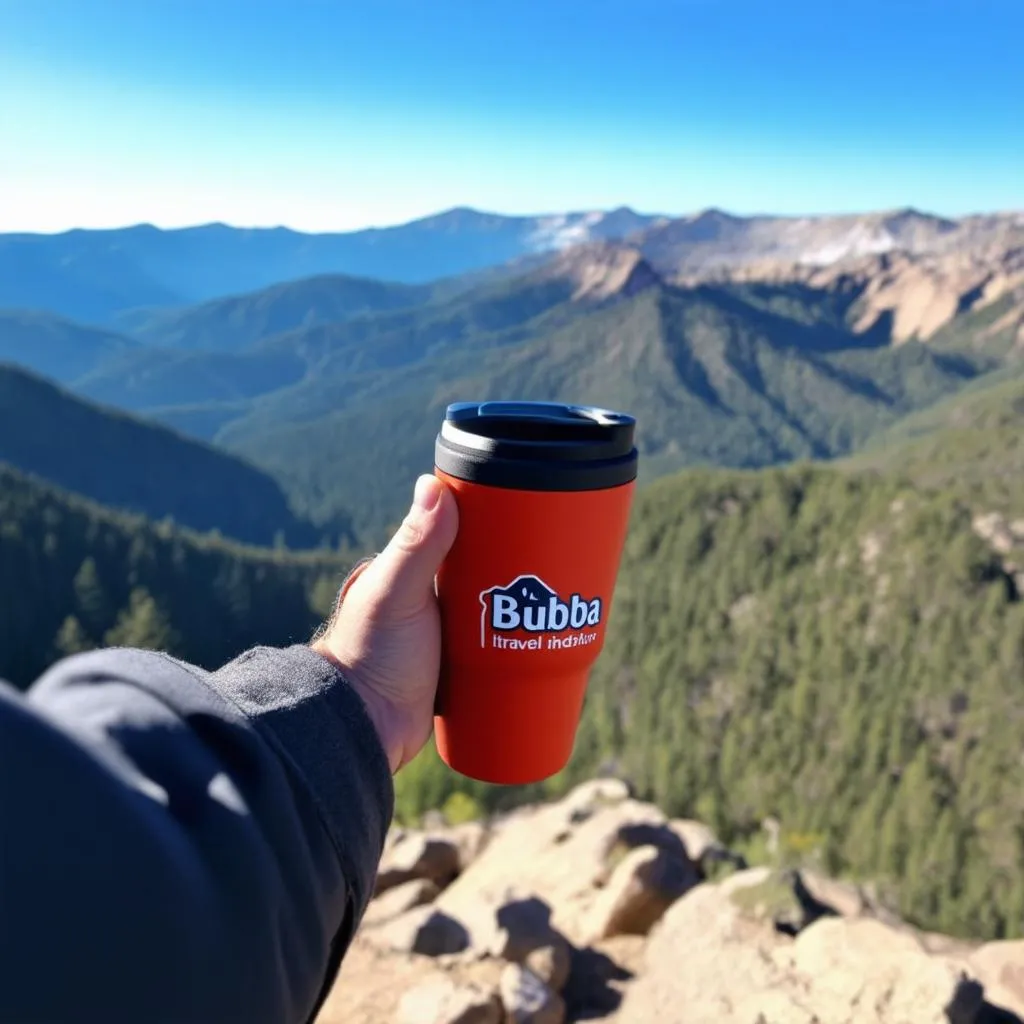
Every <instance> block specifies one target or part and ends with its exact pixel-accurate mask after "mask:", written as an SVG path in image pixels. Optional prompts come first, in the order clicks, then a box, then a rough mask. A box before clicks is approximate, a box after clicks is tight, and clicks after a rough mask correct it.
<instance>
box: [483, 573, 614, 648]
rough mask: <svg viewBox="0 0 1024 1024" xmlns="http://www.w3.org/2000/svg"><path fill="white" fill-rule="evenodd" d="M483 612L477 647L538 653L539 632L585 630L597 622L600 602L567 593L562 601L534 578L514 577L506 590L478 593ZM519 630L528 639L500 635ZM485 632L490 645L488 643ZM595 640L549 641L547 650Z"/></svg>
mask: <svg viewBox="0 0 1024 1024" xmlns="http://www.w3.org/2000/svg"><path fill="white" fill-rule="evenodd" d="M480 603H481V604H482V605H483V612H482V613H481V616H480V646H481V647H488V646H494V647H512V648H519V647H522V648H524V649H529V650H540V649H541V646H542V644H541V639H540V636H539V634H542V633H563V632H565V631H566V630H586V629H587V627H588V626H598V625H600V623H601V599H600V598H599V597H594V598H590V599H589V600H588V599H586V598H584V597H582V596H581V595H580V594H571V595H570V596H569V600H568V601H563V600H562V599H561V598H560V597H559V596H558V594H557V593H555V591H554V590H552V589H551V587H549V586H548V585H547V584H546V583H545V582H544V581H543V580H542V579H540V578H539V577H537V576H517V577H516V578H515V579H514V580H513V581H512V582H511V583H510V584H508V586H506V587H491V588H490V589H489V590H485V591H483V592H482V593H481V594H480ZM519 631H523V632H525V633H527V634H533V638H532V639H527V640H520V641H517V640H510V639H508V638H507V637H503V636H502V634H508V633H518V632H519ZM488 633H490V634H491V642H490V643H488V639H487V637H488ZM596 639H597V634H596V633H589V634H587V633H585V634H583V635H582V636H581V637H580V638H579V640H578V641H577V640H576V639H575V638H574V639H573V641H572V642H570V640H569V639H568V638H567V639H566V640H565V641H564V642H563V641H560V640H558V639H555V638H552V639H549V640H548V642H547V644H545V645H543V646H546V647H548V648H556V647H562V646H573V647H575V646H578V643H579V642H583V643H590V642H591V641H593V640H596Z"/></svg>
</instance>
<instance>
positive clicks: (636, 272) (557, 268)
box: [548, 242, 661, 302]
mask: <svg viewBox="0 0 1024 1024" xmlns="http://www.w3.org/2000/svg"><path fill="white" fill-rule="evenodd" d="M548 272H549V273H550V274H551V275H552V276H554V277H567V278H569V279H570V280H571V281H572V282H573V283H574V284H575V291H574V292H573V296H572V298H573V301H576V302H583V301H586V302H602V301H605V300H607V299H611V298H616V297H623V298H628V297H630V296H632V295H637V294H639V293H640V292H642V291H645V290H646V289H648V288H651V287H654V286H656V285H658V284H660V283H661V278H660V277H659V275H658V274H657V273H656V272H655V270H654V268H653V267H652V266H651V265H650V263H648V262H647V260H646V259H645V258H644V256H643V254H642V253H641V252H640V251H639V250H638V249H635V248H633V247H632V246H628V245H618V244H615V243H613V242H591V243H588V244H586V245H579V246H574V247H573V248H571V249H567V250H565V251H564V252H563V253H561V254H560V255H559V256H558V257H557V258H556V259H555V260H554V261H553V262H552V263H551V265H550V267H549V269H548Z"/></svg>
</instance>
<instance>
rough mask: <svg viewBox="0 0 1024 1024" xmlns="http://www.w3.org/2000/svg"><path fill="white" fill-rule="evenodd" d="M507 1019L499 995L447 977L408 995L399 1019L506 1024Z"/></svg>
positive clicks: (425, 1023) (420, 1023)
mask: <svg viewBox="0 0 1024 1024" xmlns="http://www.w3.org/2000/svg"><path fill="white" fill-rule="evenodd" d="M503 1018H504V1011H503V1007H502V1004H501V1000H500V999H499V997H498V994H497V993H496V992H489V991H487V990H486V989H484V988H482V987H480V986H476V985H463V986H459V985H456V984H455V983H454V982H453V981H451V980H450V979H449V978H446V977H443V976H441V977H438V978H434V979H432V980H430V981H427V982H424V983H423V984H421V985H418V986H416V987H415V988H412V989H410V990H409V991H408V992H406V993H405V994H404V995H403V996H402V999H401V1002H399V1004H398V1012H397V1014H396V1017H395V1019H396V1024H502V1021H503Z"/></svg>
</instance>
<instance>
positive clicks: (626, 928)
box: [589, 846, 700, 939]
mask: <svg viewBox="0 0 1024 1024" xmlns="http://www.w3.org/2000/svg"><path fill="white" fill-rule="evenodd" d="M699 883H700V876H699V875H698V874H697V871H696V870H695V869H694V867H693V865H692V864H691V863H690V861H689V859H687V858H686V857H685V856H680V855H679V854H678V853H677V852H674V851H669V850H666V849H664V848H662V847H657V846H641V847H639V848H638V849H635V850H632V851H631V852H630V853H628V854H626V856H625V857H624V858H623V860H622V861H621V862H620V863H619V865H618V866H617V867H616V868H615V870H614V871H613V872H612V876H611V878H610V879H609V881H608V884H607V885H606V886H605V887H604V889H603V890H602V891H601V893H600V894H599V896H598V897H597V899H596V900H595V901H594V906H593V908H592V910H591V915H590V928H589V933H590V937H591V938H592V939H607V938H609V937H611V936H612V935H646V934H647V933H648V932H649V931H650V930H651V927H652V926H653V925H654V924H655V922H656V921H658V919H659V918H660V917H661V915H662V914H664V913H665V911H666V910H668V908H669V907H670V906H671V905H672V904H673V903H674V902H675V901H676V900H677V899H679V897H680V896H682V895H683V893H685V892H687V891H688V890H690V889H692V888H693V887H694V886H695V885H698V884H699Z"/></svg>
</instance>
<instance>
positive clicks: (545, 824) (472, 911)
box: [437, 780, 687, 941]
mask: <svg viewBox="0 0 1024 1024" xmlns="http://www.w3.org/2000/svg"><path fill="white" fill-rule="evenodd" d="M601 781H602V783H604V782H606V781H607V780H601ZM589 787H590V784H588V789H587V790H585V791H583V792H582V793H581V792H580V791H579V790H574V791H573V792H572V793H570V794H569V795H568V796H567V797H565V798H564V799H563V800H561V801H559V802H558V803H555V804H550V805H547V806H544V807H541V808H537V809H533V810H531V811H529V812H522V811H521V812H519V813H517V814H514V815H511V816H509V817H508V818H507V819H506V820H505V821H504V822H500V823H498V824H496V825H495V827H494V830H493V834H492V838H491V840H490V842H489V843H488V845H487V848H486V849H485V850H484V852H483V854H482V855H481V856H480V858H479V860H477V861H476V862H475V863H474V864H473V866H472V868H471V869H470V870H469V871H466V872H465V873H464V874H463V875H461V876H460V877H459V878H457V879H456V880H455V882H453V883H452V884H451V885H450V886H449V887H448V888H447V889H446V890H445V891H444V892H443V893H442V894H441V896H440V897H439V898H438V901H437V906H438V907H439V908H440V909H441V910H444V911H445V912H446V913H450V914H452V915H453V916H455V917H457V918H459V919H460V920H465V921H467V922H469V921H470V920H471V919H472V918H474V916H476V915H477V914H478V913H479V908H480V907H481V906H494V905H496V904H499V903H502V902H507V901H508V900H509V899H510V898H514V897H521V898H528V897H531V896H536V897H538V898H540V899H542V900H543V901H544V902H545V903H547V904H548V905H549V906H550V907H551V918H552V923H553V925H554V927H555V928H557V929H558V930H559V931H561V932H562V933H563V934H565V935H566V936H567V937H568V938H569V939H570V940H572V941H585V940H586V939H587V938H588V935H587V931H588V928H589V914H590V910H591V907H592V905H593V903H594V901H595V900H596V898H597V896H598V894H599V889H598V888H597V887H596V886H598V885H603V884H604V883H606V882H607V881H608V880H609V878H610V877H611V874H612V871H613V869H614V867H615V863H617V861H618V859H619V858H620V857H621V856H622V855H623V854H625V853H628V852H629V850H631V849H634V848H635V847H638V846H656V847H659V848H662V849H665V850H667V851H669V852H671V853H673V854H674V855H676V856H678V857H679V858H680V859H687V858H686V850H685V847H684V845H683V842H682V840H681V839H680V838H679V836H678V835H677V834H676V833H675V832H674V831H673V830H672V829H671V828H669V826H668V819H667V818H666V817H665V815H664V814H663V813H662V811H661V810H659V809H658V808H657V807H655V806H654V805H653V804H648V803H643V802H641V801H638V800H634V799H632V798H630V797H626V798H625V799H617V800H612V799H609V798H600V799H598V798H597V797H595V793H594V790H593V789H592V788H589ZM605 792H606V793H607V792H608V791H607V790H606V791H605ZM612 792H613V793H614V795H616V796H618V795H621V792H622V790H621V789H619V788H617V787H616V788H615V789H613V790H612Z"/></svg>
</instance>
